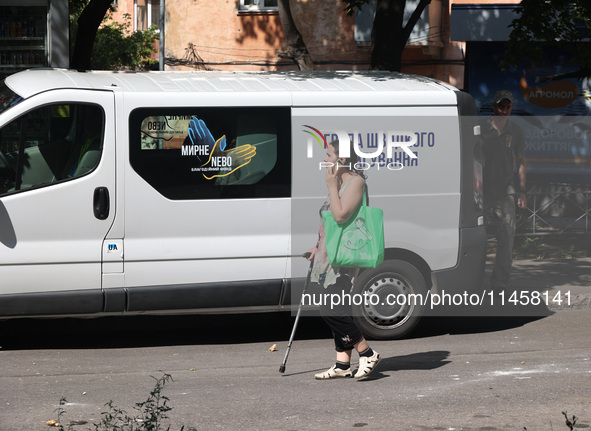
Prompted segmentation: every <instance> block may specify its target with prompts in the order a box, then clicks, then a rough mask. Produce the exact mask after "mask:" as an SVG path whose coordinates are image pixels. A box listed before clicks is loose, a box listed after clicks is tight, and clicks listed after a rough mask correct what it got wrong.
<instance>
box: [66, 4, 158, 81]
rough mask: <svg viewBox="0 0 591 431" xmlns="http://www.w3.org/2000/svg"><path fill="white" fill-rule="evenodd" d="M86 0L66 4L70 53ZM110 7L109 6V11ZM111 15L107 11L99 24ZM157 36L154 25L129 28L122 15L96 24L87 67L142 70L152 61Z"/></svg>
mask: <svg viewBox="0 0 591 431" xmlns="http://www.w3.org/2000/svg"><path fill="white" fill-rule="evenodd" d="M88 3H89V0H69V7H70V52H71V53H73V52H74V46H75V44H76V34H77V31H78V18H79V17H80V14H81V13H82V11H83V10H84V8H85V7H86V6H87V5H88ZM113 11H114V10H113V9H111V12H113ZM110 18H111V14H110V13H107V15H106V16H105V18H104V20H103V23H104V22H106V21H107V20H109V19H110ZM159 38H160V36H159V34H158V27H157V26H152V27H150V28H149V29H148V30H145V31H142V30H138V31H136V32H134V31H133V25H132V20H131V16H130V15H129V14H125V15H124V22H123V23H118V22H111V23H109V24H106V25H103V26H102V27H100V28H99V29H98V31H97V34H96V39H95V42H94V46H93V49H92V64H91V68H92V69H95V70H116V69H132V70H137V69H144V68H149V66H150V65H151V64H153V63H156V62H155V61H152V60H151V59H150V56H151V54H152V53H153V52H156V48H155V42H156V40H158V39H159Z"/></svg>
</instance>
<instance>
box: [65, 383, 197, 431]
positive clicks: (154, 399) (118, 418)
mask: <svg viewBox="0 0 591 431" xmlns="http://www.w3.org/2000/svg"><path fill="white" fill-rule="evenodd" d="M150 377H152V378H153V379H154V380H156V385H155V386H154V389H152V391H151V392H150V395H149V396H148V398H147V399H146V400H145V401H143V402H139V403H136V404H135V406H134V409H135V410H137V411H138V414H137V415H136V416H130V415H129V414H128V413H127V412H126V411H125V410H123V409H121V408H119V407H117V406H116V405H115V403H114V402H113V401H112V400H111V401H109V402H108V403H106V404H105V406H106V407H107V411H105V412H102V413H101V420H100V422H99V423H95V424H93V426H94V430H95V431H170V426H168V427H166V428H164V427H165V425H164V423H163V422H164V420H166V419H168V415H167V413H168V412H170V411H171V410H172V407H170V406H169V405H168V402H169V401H170V400H169V399H168V397H167V396H165V395H163V394H162V390H163V389H164V386H165V385H166V383H167V382H169V381H172V376H171V375H170V374H166V373H164V374H163V375H162V377H160V378H158V379H157V378H156V377H154V376H150ZM66 403H67V400H66V398H64V397H62V399H60V402H59V406H58V408H57V409H56V410H55V411H56V412H57V421H56V422H57V423H56V424H55V426H56V427H58V429H59V430H60V431H70V430H72V429H73V428H72V426H73V424H72V423H70V424H69V425H67V427H64V425H63V424H62V421H63V420H64V419H65V418H64V416H65V414H66V411H65V410H64V408H63V406H64V405H65V404H66ZM184 429H185V427H184V426H183V427H181V430H180V431H183V430H184ZM187 431H195V428H188V429H187Z"/></svg>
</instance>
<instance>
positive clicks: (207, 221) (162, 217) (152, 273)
mask: <svg viewBox="0 0 591 431" xmlns="http://www.w3.org/2000/svg"><path fill="white" fill-rule="evenodd" d="M126 194H127V195H128V196H142V198H141V199H137V200H136V199H133V198H131V199H128V200H127V202H126V204H125V214H126V219H125V220H126V223H125V287H129V288H133V287H138V286H152V285H172V284H184V283H191V282H194V281H195V280H198V281H199V282H203V283H208V282H219V281H240V280H260V279H264V278H277V279H282V278H284V277H285V271H286V256H287V255H288V251H289V249H288V247H289V229H290V226H289V218H290V211H291V206H290V201H289V199H276V200H264V199H261V200H248V201H242V202H237V201H232V200H228V201H208V200H202V201H171V200H168V199H165V198H163V196H162V195H160V194H159V193H158V192H156V191H155V190H154V189H152V188H151V187H150V186H149V185H147V184H146V183H145V181H143V180H142V179H141V178H139V176H137V174H135V173H133V172H128V174H127V176H126ZM237 207H239V209H238V208H237Z"/></svg>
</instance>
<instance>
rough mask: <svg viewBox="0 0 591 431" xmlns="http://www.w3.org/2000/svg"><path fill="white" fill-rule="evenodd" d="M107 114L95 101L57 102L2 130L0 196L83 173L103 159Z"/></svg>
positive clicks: (32, 112) (0, 136)
mask: <svg viewBox="0 0 591 431" xmlns="http://www.w3.org/2000/svg"><path fill="white" fill-rule="evenodd" d="M103 125H104V113H103V111H102V109H101V108H100V107H98V106H95V105H85V104H55V105H47V106H43V107H41V108H38V109H35V110H33V111H30V112H28V113H27V114H25V115H23V116H21V117H19V118H17V119H16V120H13V121H11V122H10V123H8V124H6V125H5V126H4V127H3V128H2V129H0V195H1V194H6V193H12V192H17V191H20V190H26V189H30V188H35V187H40V186H45V185H47V184H51V183H55V182H58V181H63V180H68V179H70V178H75V177H79V176H81V175H84V174H86V173H88V172H90V171H91V170H93V169H94V168H95V167H96V166H97V164H98V162H99V159H100V156H101V151H102V142H103Z"/></svg>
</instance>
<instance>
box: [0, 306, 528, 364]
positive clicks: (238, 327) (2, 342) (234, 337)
mask: <svg viewBox="0 0 591 431" xmlns="http://www.w3.org/2000/svg"><path fill="white" fill-rule="evenodd" d="M537 319H538V318H536V317H523V318H519V317H486V318H480V317H462V318H459V317H458V318H455V317H426V318H423V320H421V322H420V323H419V326H418V327H417V328H416V329H415V330H414V332H412V333H411V334H410V335H409V336H408V338H428V337H433V336H438V335H443V334H448V333H450V334H463V333H484V332H494V331H500V330H504V329H508V328H513V327H518V326H522V325H524V324H526V323H529V322H531V321H533V320H537ZM293 323H294V318H293V317H292V316H291V315H290V313H264V314H236V315H194V316H141V317H131V316H127V317H102V318H95V319H75V318H60V319H15V320H6V321H1V322H0V349H1V350H31V349H104V348H110V349H117V348H134V347H149V346H171V345H199V344H239V343H257V342H271V343H275V342H282V341H287V340H288V339H289V336H290V334H291V330H292V327H293ZM295 338H296V339H299V340H313V339H330V338H331V332H330V330H329V329H328V327H327V326H326V324H325V323H324V322H323V321H322V320H321V319H320V318H319V317H302V318H301V319H300V321H299V324H298V328H297V333H296V337H295ZM396 361H399V358H396Z"/></svg>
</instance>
